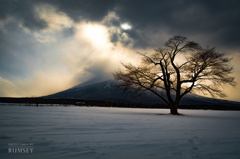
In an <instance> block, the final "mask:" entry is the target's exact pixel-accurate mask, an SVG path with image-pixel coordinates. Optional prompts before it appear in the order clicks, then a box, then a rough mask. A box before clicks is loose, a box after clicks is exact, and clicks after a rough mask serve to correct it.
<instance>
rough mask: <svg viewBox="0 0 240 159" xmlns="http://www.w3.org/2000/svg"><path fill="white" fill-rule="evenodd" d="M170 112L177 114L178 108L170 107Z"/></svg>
mask: <svg viewBox="0 0 240 159" xmlns="http://www.w3.org/2000/svg"><path fill="white" fill-rule="evenodd" d="M170 113H171V114H172V115H179V113H178V110H177V108H176V107H171V108H170Z"/></svg>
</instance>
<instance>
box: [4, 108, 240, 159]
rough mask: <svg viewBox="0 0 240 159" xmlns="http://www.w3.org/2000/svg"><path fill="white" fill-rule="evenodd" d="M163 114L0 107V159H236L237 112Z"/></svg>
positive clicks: (239, 151)
mask: <svg viewBox="0 0 240 159" xmlns="http://www.w3.org/2000/svg"><path fill="white" fill-rule="evenodd" d="M168 112H169V110H165V109H130V108H99V107H74V106H71V107H63V106H61V107H60V106H52V107H49V106H44V107H35V106H31V107H28V106H0V158H1V159H3V158H9V159H11V158H18V159H20V158H34V159H37V158H39V159H40V158H41V159H42V158H59V159H61V158H64V159H65V158H80V159H88V158H94V159H95V158H99V159H100V158H102V159H118V158H119V159H145V158H146V159H148V158H149V159H159V158H167V159H181V158H182V159H188V158H189V159H191V158H201V159H239V158H240V111H210V110H179V112H180V113H182V114H184V116H173V115H156V114H167V113H168ZM9 143H10V145H9ZM13 143H16V144H21V143H30V144H33V146H29V147H31V148H34V149H33V153H27V154H26V153H25V154H23V153H19V154H13V153H8V148H13V147H14V146H13V145H11V144H13ZM15 147H16V146H15ZM19 147H24V146H19ZM26 147H27V146H26Z"/></svg>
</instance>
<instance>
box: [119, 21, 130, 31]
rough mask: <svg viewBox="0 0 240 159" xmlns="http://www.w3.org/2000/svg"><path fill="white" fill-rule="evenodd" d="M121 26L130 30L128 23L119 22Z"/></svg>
mask: <svg viewBox="0 0 240 159" xmlns="http://www.w3.org/2000/svg"><path fill="white" fill-rule="evenodd" d="M121 28H122V29H124V30H130V29H132V26H131V25H130V24H128V23H123V24H121Z"/></svg>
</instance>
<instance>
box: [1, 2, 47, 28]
mask: <svg viewBox="0 0 240 159" xmlns="http://www.w3.org/2000/svg"><path fill="white" fill-rule="evenodd" d="M34 2H35V1H28V0H25V1H14V0H9V1H8V0H3V1H1V2H0V4H1V5H0V20H4V19H6V18H8V17H13V18H15V19H16V20H17V21H19V22H22V25H23V26H24V27H26V28H28V29H30V30H33V31H35V30H41V29H44V28H46V27H47V23H46V22H45V21H44V20H41V19H40V18H39V17H38V16H37V15H36V13H35V12H34V5H35V3H34Z"/></svg>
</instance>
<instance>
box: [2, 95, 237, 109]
mask: <svg viewBox="0 0 240 159" xmlns="http://www.w3.org/2000/svg"><path fill="white" fill-rule="evenodd" d="M0 103H25V104H26V105H36V106H38V105H40V104H49V105H53V104H61V105H76V106H99V107H124V108H158V109H160V108H161V109H164V108H167V109H168V106H167V105H163V104H156V105H142V104H141V103H122V102H115V101H98V100H82V99H57V98H31V97H29V98H28V97H26V98H10V97H0ZM179 108H180V109H206V110H207V109H210V110H240V106H227V105H179Z"/></svg>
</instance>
